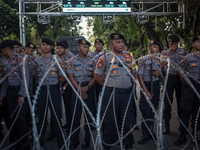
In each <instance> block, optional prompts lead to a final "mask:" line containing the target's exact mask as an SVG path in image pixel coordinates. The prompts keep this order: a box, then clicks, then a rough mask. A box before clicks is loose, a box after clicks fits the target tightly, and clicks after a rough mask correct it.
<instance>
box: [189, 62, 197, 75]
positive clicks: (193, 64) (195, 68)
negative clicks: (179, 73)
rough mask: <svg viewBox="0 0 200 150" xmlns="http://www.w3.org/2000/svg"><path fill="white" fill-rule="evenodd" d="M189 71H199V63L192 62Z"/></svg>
mask: <svg viewBox="0 0 200 150" xmlns="http://www.w3.org/2000/svg"><path fill="white" fill-rule="evenodd" d="M189 72H190V73H195V72H197V63H190V69H189Z"/></svg>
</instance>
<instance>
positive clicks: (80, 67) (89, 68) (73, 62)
mask: <svg viewBox="0 0 200 150" xmlns="http://www.w3.org/2000/svg"><path fill="white" fill-rule="evenodd" d="M94 71H95V64H94V61H93V60H92V58H91V57H90V56H87V57H86V59H85V60H84V61H83V59H81V58H80V56H79V54H78V55H76V56H74V57H72V58H71V59H70V60H69V69H68V71H67V73H68V74H70V73H73V74H74V79H75V80H76V81H77V82H90V81H91V80H92V78H93V74H94Z"/></svg>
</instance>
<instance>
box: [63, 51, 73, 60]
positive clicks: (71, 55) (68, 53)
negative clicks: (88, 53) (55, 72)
mask: <svg viewBox="0 0 200 150" xmlns="http://www.w3.org/2000/svg"><path fill="white" fill-rule="evenodd" d="M65 56H66V57H67V58H68V59H71V58H72V57H73V56H74V54H73V53H72V52H71V51H70V50H68V52H67V53H66V55H65Z"/></svg>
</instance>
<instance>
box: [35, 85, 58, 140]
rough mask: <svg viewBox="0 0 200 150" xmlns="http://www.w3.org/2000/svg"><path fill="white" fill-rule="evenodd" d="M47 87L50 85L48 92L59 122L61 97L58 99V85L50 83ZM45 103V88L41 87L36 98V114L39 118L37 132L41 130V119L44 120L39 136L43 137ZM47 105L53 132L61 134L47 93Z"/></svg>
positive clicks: (45, 118)
mask: <svg viewBox="0 0 200 150" xmlns="http://www.w3.org/2000/svg"><path fill="white" fill-rule="evenodd" d="M49 87H50V89H49V92H50V96H51V100H52V103H53V107H54V110H55V113H56V116H57V117H58V121H59V123H60V118H61V99H60V91H59V87H58V85H50V86H49ZM46 103H47V89H46V88H41V89H40V94H39V95H38V99H37V116H38V119H39V121H38V132H39V133H40V131H41V127H42V123H43V120H45V123H44V126H43V130H42V134H41V136H43V137H44V135H45V133H46V126H47V112H48V110H46V111H47V112H46V115H45V116H44V113H45V109H46ZM48 106H49V107H50V111H51V121H52V126H53V129H54V132H55V134H56V136H59V135H61V130H60V128H59V124H58V122H57V120H56V116H55V114H54V111H53V109H52V105H51V103H50V97H49V95H48Z"/></svg>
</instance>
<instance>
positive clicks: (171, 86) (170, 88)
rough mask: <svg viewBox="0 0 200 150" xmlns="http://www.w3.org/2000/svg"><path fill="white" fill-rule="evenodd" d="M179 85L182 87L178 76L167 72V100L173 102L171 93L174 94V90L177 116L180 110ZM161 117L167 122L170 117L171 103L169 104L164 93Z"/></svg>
mask: <svg viewBox="0 0 200 150" xmlns="http://www.w3.org/2000/svg"><path fill="white" fill-rule="evenodd" d="M181 87H182V82H181V80H180V76H179V75H171V74H169V78H168V82H167V89H166V92H167V94H168V96H169V100H170V102H171V104H172V103H173V94H174V90H175V92H176V102H177V111H178V116H179V117H180V116H181V110H180V99H181ZM163 117H164V119H165V122H169V121H170V119H171V105H170V103H169V101H168V98H167V96H166V95H165V107H164V116H163Z"/></svg>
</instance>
